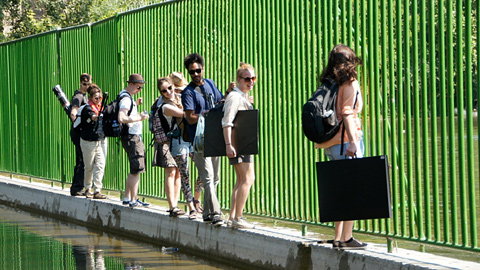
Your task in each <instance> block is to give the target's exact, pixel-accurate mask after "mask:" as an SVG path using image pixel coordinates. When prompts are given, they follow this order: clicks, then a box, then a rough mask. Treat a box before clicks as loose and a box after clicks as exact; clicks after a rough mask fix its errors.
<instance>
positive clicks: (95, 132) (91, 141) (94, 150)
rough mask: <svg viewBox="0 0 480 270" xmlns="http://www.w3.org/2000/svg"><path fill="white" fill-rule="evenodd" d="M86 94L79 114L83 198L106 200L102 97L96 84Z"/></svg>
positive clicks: (105, 145) (105, 154)
mask: <svg viewBox="0 0 480 270" xmlns="http://www.w3.org/2000/svg"><path fill="white" fill-rule="evenodd" d="M87 92H88V103H87V104H86V105H85V107H83V109H82V112H81V114H80V117H81V124H80V125H81V133H80V146H81V148H82V154H83V161H84V163H85V181H84V186H85V196H86V197H87V198H94V199H106V198H107V196H105V195H104V194H102V193H101V191H102V186H103V184H102V179H103V175H104V172H105V158H106V156H107V140H106V139H105V134H104V133H103V128H102V124H101V113H102V112H101V110H102V109H103V108H102V99H103V95H102V90H101V89H100V87H98V86H97V85H96V84H92V85H90V86H89V87H88V89H87ZM92 180H93V181H92ZM92 182H93V183H92ZM92 184H93V191H94V192H93V193H92Z"/></svg>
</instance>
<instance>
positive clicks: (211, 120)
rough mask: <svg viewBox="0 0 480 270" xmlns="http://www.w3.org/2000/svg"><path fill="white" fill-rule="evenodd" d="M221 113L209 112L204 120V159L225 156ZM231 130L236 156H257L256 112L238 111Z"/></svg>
mask: <svg viewBox="0 0 480 270" xmlns="http://www.w3.org/2000/svg"><path fill="white" fill-rule="evenodd" d="M222 118H223V112H222V111H215V112H209V113H208V114H207V117H206V118H205V137H204V138H205V148H204V150H203V155H204V156H205V157H216V156H226V150H225V139H224V137H223V128H222ZM233 124H234V127H233V128H232V145H233V146H234V147H235V150H236V151H237V155H256V154H258V110H248V111H238V113H237V116H236V117H235V120H233Z"/></svg>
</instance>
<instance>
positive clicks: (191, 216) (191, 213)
mask: <svg viewBox="0 0 480 270" xmlns="http://www.w3.org/2000/svg"><path fill="white" fill-rule="evenodd" d="M188 219H190V220H194V219H197V211H195V210H192V211H190V214H188Z"/></svg>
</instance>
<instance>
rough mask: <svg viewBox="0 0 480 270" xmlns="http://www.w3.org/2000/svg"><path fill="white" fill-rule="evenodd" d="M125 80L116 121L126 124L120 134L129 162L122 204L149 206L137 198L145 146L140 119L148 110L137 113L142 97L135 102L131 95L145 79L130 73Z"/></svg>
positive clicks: (143, 117)
mask: <svg viewBox="0 0 480 270" xmlns="http://www.w3.org/2000/svg"><path fill="white" fill-rule="evenodd" d="M127 82H128V86H127V88H125V89H124V90H122V91H121V92H120V93H119V94H118V96H119V98H121V100H120V102H119V107H120V110H119V112H118V121H119V122H120V123H121V124H127V126H128V131H127V132H126V133H125V134H122V135H121V141H122V146H123V149H125V152H127V155H128V161H129V163H130V172H129V174H128V176H127V181H126V184H125V197H124V198H123V204H124V205H128V206H130V207H131V208H134V207H138V206H143V207H148V206H150V204H149V203H145V202H142V201H140V200H139V199H138V186H139V182H140V173H143V172H145V146H144V144H143V141H142V121H143V120H146V119H148V112H142V113H140V114H139V113H138V110H137V106H138V105H140V104H142V103H143V98H138V99H137V101H136V102H134V101H133V96H134V95H137V94H138V93H140V91H142V89H143V85H144V84H145V83H146V81H144V80H143V76H142V75H141V74H132V75H130V77H129V79H128V81H127ZM129 112H130V113H129ZM122 133H123V130H122Z"/></svg>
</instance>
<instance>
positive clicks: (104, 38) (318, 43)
mask: <svg viewBox="0 0 480 270" xmlns="http://www.w3.org/2000/svg"><path fill="white" fill-rule="evenodd" d="M479 10H480V1H444V0H439V1H418V2H417V1H407V0H406V1H392V0H390V1H353V0H336V1H326V0H318V1H293V0H291V1H284V0H272V1H263V0H255V1H254V0H225V1H214V0H189V1H167V2H164V3H162V4H157V5H153V6H149V7H145V8H142V9H139V10H135V11H130V12H126V13H122V14H118V15H117V16H116V17H114V18H110V19H107V20H104V21H101V22H97V23H95V24H92V25H83V26H79V27H73V28H68V29H62V30H58V31H52V32H48V33H45V34H42V35H38V36H33V37H29V38H25V39H21V40H17V41H13V42H9V43H4V44H0V78H1V81H2V84H1V86H0V87H1V88H2V90H3V91H2V94H3V97H2V99H1V100H0V126H2V129H1V130H0V136H1V138H2V139H1V140H0V154H1V158H0V170H2V171H6V172H12V173H19V174H25V175H32V176H36V177H42V178H49V179H55V180H58V181H62V182H64V183H69V182H70V181H71V175H72V172H73V164H74V151H73V146H72V144H71V143H70V140H69V137H68V131H69V125H70V124H69V122H68V119H67V117H66V116H65V115H64V113H63V111H62V109H61V108H60V106H59V105H58V102H57V101H56V99H55V97H54V96H53V94H52V93H51V87H52V86H53V85H55V84H58V83H60V84H61V85H62V87H63V88H64V90H65V91H66V92H67V95H68V96H71V95H72V94H73V92H74V90H75V89H76V88H78V87H77V86H78V80H79V75H80V73H82V72H89V73H91V74H92V75H93V81H94V82H96V83H97V84H99V85H100V87H101V88H102V89H103V90H104V91H108V92H109V93H110V95H111V96H112V97H115V95H116V94H118V92H119V91H120V90H121V88H122V87H124V86H125V81H126V78H127V77H128V75H129V74H130V73H134V72H138V73H142V74H143V75H144V77H145V79H146V80H147V81H148V83H147V84H146V85H145V88H144V90H143V91H142V92H141V94H140V95H139V96H142V97H143V98H144V101H145V102H144V104H143V105H141V106H140V107H139V109H140V110H148V109H149V106H150V104H152V103H153V101H154V100H155V98H156V97H157V96H158V95H159V93H158V92H157V90H156V79H157V78H158V77H161V76H166V75H168V74H169V73H170V72H172V71H182V72H184V73H186V72H185V71H186V70H185V69H184V67H183V59H184V57H185V56H186V55H187V54H189V53H192V52H199V53H201V54H202V55H203V56H204V57H205V60H206V63H205V73H206V77H208V78H212V79H214V80H215V82H216V83H217V85H218V87H219V88H220V89H221V90H222V91H224V90H225V89H226V87H227V85H228V83H229V82H230V81H233V80H234V79H235V70H236V68H237V66H238V64H239V62H240V61H244V62H248V63H251V64H252V65H253V66H254V67H255V68H256V71H257V75H258V78H259V79H258V83H257V85H256V87H255V89H254V91H253V95H254V98H255V105H256V107H257V108H259V110H260V115H261V117H260V149H259V155H258V156H256V157H255V166H256V182H255V184H254V186H253V188H252V192H251V195H250V197H249V199H248V202H247V208H246V211H247V212H249V213H252V214H258V215H265V216H270V217H276V218H281V219H288V220H294V221H299V222H305V223H313V224H320V223H319V214H318V206H317V205H318V198H317V186H316V171H315V162H316V161H318V160H325V157H324V155H323V153H322V151H317V150H314V149H313V144H312V143H311V142H309V141H307V140H306V139H305V138H304V136H303V135H302V131H301V123H300V114H301V108H302V105H303V103H304V102H305V101H306V100H307V99H308V97H309V96H310V95H311V94H312V92H313V91H314V90H315V88H316V86H317V77H318V76H319V74H320V73H321V71H322V69H323V67H324V66H325V64H326V61H327V58H328V52H329V50H331V48H333V46H334V45H335V44H337V43H344V44H347V45H349V46H351V47H352V48H353V49H354V50H355V51H356V52H357V54H358V55H359V56H360V57H361V58H362V59H363V60H364V65H363V66H362V67H360V68H359V74H360V78H359V81H360V83H361V86H362V91H363V95H364V100H365V107H364V108H365V110H364V112H363V114H362V119H363V122H364V127H365V130H364V133H365V142H366V146H367V155H379V154H386V155H388V157H389V162H390V164H391V168H392V169H391V191H392V210H393V218H392V219H389V220H385V219H382V220H370V221H359V222H357V223H356V227H355V228H356V229H357V230H358V231H364V232H368V233H373V234H378V235H386V236H391V237H396V238H403V239H410V240H416V241H421V242H426V243H433V244H439V245H445V246H452V247H458V248H463V249H469V250H474V251H480V249H479V246H478V241H479V239H478V234H477V233H478V227H477V224H478V223H479V213H478V209H477V208H478V207H477V205H476V198H477V197H478V194H479V186H478V184H479V181H478V180H479V179H480V174H479V170H478V167H479V166H480V164H479V158H478V146H479V141H478V136H479V131H478V123H479V120H478V119H479V118H478V117H477V111H476V110H477V109H478V105H477V103H476V100H477V97H478V81H479V79H480V75H479V73H478V63H479V55H478V49H479V47H480V41H479V40H478V29H479V27H480V21H479V20H478V17H479V14H478V11H479ZM150 137H151V135H150V134H149V133H148V128H147V127H146V124H144V140H145V142H146V143H148V141H149V140H150ZM152 155H153V150H152V149H148V150H147V163H148V164H150V163H151V161H152ZM107 160H108V162H107V169H106V174H105V178H104V184H105V188H107V189H113V190H123V188H124V179H125V177H126V174H127V171H128V169H127V168H128V164H127V160H126V155H125V154H124V152H123V150H122V149H121V147H119V146H118V145H117V144H116V140H112V139H109V151H108V157H107ZM195 176H196V172H195V170H194V169H193V166H192V182H193V181H194V179H195ZM221 178H222V180H221V184H220V186H219V189H218V194H219V199H220V203H221V205H222V207H223V208H229V204H230V193H231V190H232V187H233V185H234V183H235V177H234V172H233V170H232V168H231V167H230V166H228V165H227V162H226V160H222V171H221ZM141 179H142V180H141V186H140V193H141V194H143V195H145V196H154V197H164V196H165V193H164V191H163V188H164V186H163V171H162V170H161V169H159V168H151V167H149V169H148V170H147V172H146V173H145V174H143V175H142V177H141ZM324 225H325V224H324Z"/></svg>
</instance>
